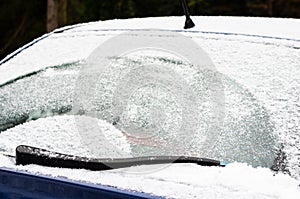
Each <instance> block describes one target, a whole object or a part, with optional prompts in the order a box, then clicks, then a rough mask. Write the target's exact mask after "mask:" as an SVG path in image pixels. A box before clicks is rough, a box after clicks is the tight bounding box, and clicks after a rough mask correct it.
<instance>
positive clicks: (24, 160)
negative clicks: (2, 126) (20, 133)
mask: <svg viewBox="0 0 300 199" xmlns="http://www.w3.org/2000/svg"><path fill="white" fill-rule="evenodd" d="M15 158H16V164H17V165H29V164H37V165H42V166H49V167H60V168H72V169H88V170H93V171H101V170H110V169H119V168H126V167H132V166H140V165H154V164H169V163H172V164H173V163H194V164H197V165H201V166H221V167H224V166H226V164H225V163H222V162H220V161H217V160H212V159H207V158H197V157H188V156H145V157H134V158H107V159H97V158H87V157H80V156H74V155H67V154H62V153H57V152H53V151H49V150H46V149H41V148H36V147H31V146H25V145H20V146H18V147H17V148H16V156H15Z"/></svg>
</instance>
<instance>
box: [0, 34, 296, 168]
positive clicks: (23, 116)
mask: <svg viewBox="0 0 300 199" xmlns="http://www.w3.org/2000/svg"><path fill="white" fill-rule="evenodd" d="M112 32H113V31H112ZM104 33H105V34H106V32H105V31H104ZM104 33H103V35H102V34H101V33H99V32H97V34H95V35H92V37H103V36H107V35H105V34H104ZM62 34H64V33H62ZM73 34H74V35H76V34H78V33H76V32H74V33H73ZM90 34H91V33H90ZM71 35H72V32H71V33H69V35H68V34H66V33H65V36H71ZM187 35H188V36H189V37H191V38H192V39H193V41H195V42H196V43H197V44H198V45H199V46H201V48H202V49H203V50H204V51H205V52H206V53H207V55H208V56H209V57H210V59H211V60H212V62H213V63H214V65H215V67H216V69H217V70H215V71H212V70H201V71H197V70H196V69H195V67H196V66H195V65H193V64H191V63H189V62H187V61H186V60H184V59H179V58H178V57H174V56H173V55H170V54H168V53H160V54H158V53H157V52H156V53H153V52H151V53H147V52H144V51H143V52H141V51H139V52H138V53H135V52H131V53H129V54H127V55H124V56H118V57H107V59H108V60H110V62H111V65H110V67H109V70H107V71H105V73H103V74H102V75H103V76H102V77H101V81H99V82H98V83H97V86H96V90H95V92H94V96H92V98H88V99H92V100H90V101H88V100H87V101H86V99H84V100H83V101H79V102H80V103H82V102H84V103H83V104H79V105H78V104H77V103H78V79H79V78H80V76H81V73H82V69H83V68H84V67H85V66H86V65H87V64H88V61H87V60H88V59H82V60H78V61H75V62H67V63H63V64H60V65H55V66H49V67H46V68H44V69H43V70H39V71H37V72H35V73H30V74H28V75H25V76H22V77H19V78H18V79H16V80H14V81H9V82H6V83H4V84H2V85H1V86H0V108H1V115H0V131H1V134H0V137H1V139H0V146H1V149H0V150H2V151H7V152H13V151H14V150H15V147H16V146H17V145H20V144H27V145H31V146H36V147H42V148H46V149H50V150H54V151H57V152H62V153H68V154H75V155H82V156H97V157H128V156H129V157H130V156H134V157H136V156H145V155H188V156H198V157H207V158H212V159H218V160H222V161H226V162H235V161H238V162H246V163H249V164H251V165H253V166H263V167H271V166H272V165H273V164H274V163H276V161H279V162H282V161H285V162H287V164H288V167H289V168H290V172H292V173H293V172H294V173H296V172H297V171H298V170H297V168H296V167H297V166H296V162H297V161H296V160H293V159H295V158H296V159H297V158H299V154H298V156H297V155H296V154H297V153H295V152H293V150H296V151H299V149H297V145H296V143H294V141H293V140H294V138H295V140H299V138H298V137H297V136H298V135H297V134H296V132H297V129H298V127H297V124H298V122H297V121H298V120H299V106H298V103H299V89H298V88H299V83H300V82H299V78H298V77H297V76H296V75H295V74H298V73H299V60H300V53H299V52H298V51H299V49H298V48H295V47H294V46H289V45H288V44H281V43H280V42H277V40H276V39H263V38H259V39H253V38H252V37H247V36H235V35H218V34H208V33H199V32H198V33H188V34H187ZM131 36H132V37H133V36H135V35H134V34H132V35H131ZM53 37H55V36H53ZM53 40H55V38H53ZM287 43H288V42H287ZM170 45H171V44H170ZM274 55H276V56H275V57H274ZM279 60H280V61H279ZM99 64H101V63H99ZM141 64H142V65H145V66H151V67H139V69H138V70H135V69H136V66H137V65H141ZM157 66H159V67H166V68H168V70H159V71H157ZM0 67H1V66H0ZM286 67H288V70H286ZM169 69H172V70H175V71H176V74H177V75H179V76H180V77H182V78H183V79H184V80H186V82H188V84H189V86H191V87H192V88H193V89H194V90H193V91H194V93H195V94H196V96H197V97H198V98H197V101H194V98H192V97H193V96H189V95H188V94H186V95H183V96H182V99H181V98H180V99H179V98H178V96H176V93H174V92H173V91H174V90H175V91H176V90H178V89H179V90H180V89H181V86H182V84H181V83H180V82H177V83H176V84H175V86H174V85H173V84H172V83H170V82H169V81H166V82H165V84H163V85H162V84H161V83H160V82H157V84H156V83H155V81H154V82H152V83H149V84H140V83H141V79H143V78H148V77H149V76H151V77H152V76H156V77H158V76H160V77H158V78H167V80H170V79H171V80H172V78H173V77H174V76H173V75H170V70H169ZM132 71H134V72H132ZM158 72H159V73H158ZM128 73H130V77H129V80H128V79H127V81H128V82H126V80H125V81H123V84H116V82H117V81H118V80H120V79H122V78H124V76H126V74H128ZM168 78H169V79H168ZM175 79H176V78H175ZM177 79H178V78H177ZM79 87H80V86H79ZM170 88H172V89H173V90H172V89H170ZM216 89H217V90H218V89H221V90H222V93H221V95H220V96H214V97H220V99H221V100H220V99H219V98H218V99H217V100H216V101H217V102H218V103H220V104H213V106H220V110H218V111H219V112H218V113H219V114H220V116H222V119H221V122H220V123H217V124H216V122H218V121H219V120H218V119H217V120H216V119H215V118H213V117H215V115H212V114H211V112H210V111H211V106H212V104H211V92H213V91H215V90H216ZM87 90H88V88H87ZM119 91H122V92H125V94H124V93H118V92H119ZM80 92H83V93H84V92H85V90H84V89H80ZM126 92H127V93H126ZM116 93H117V94H116ZM80 95H81V97H82V95H83V94H82V93H80ZM116 96H117V97H116ZM124 98H125V99H126V100H127V101H122V100H123V99H124ZM178 100H179V101H180V100H181V101H180V102H185V103H186V104H185V105H182V104H181V103H180V102H178ZM118 103H121V104H122V106H120V104H118ZM78 106H79V107H78ZM186 106H188V108H189V112H188V113H186V114H188V119H189V120H187V119H186V118H182V115H183V114H182V113H183V112H184V111H185V107H186ZM116 107H117V108H116ZM193 107H196V108H195V109H193ZM74 115H75V116H74ZM90 119H91V120H92V121H94V122H96V123H97V125H98V127H94V126H93V125H91V124H90ZM78 121H80V122H78ZM85 121H87V123H85ZM182 121H184V122H182ZM132 124H134V125H132ZM182 125H183V126H182ZM99 127H100V128H99ZM78 129H79V130H78ZM99 129H100V131H101V134H100V135H102V136H104V137H105V139H101V137H100V138H99V137H97V138H95V136H94V135H95V131H99ZM182 129H183V130H184V132H182V131H180V130H182ZM178 132H179V133H178ZM211 132H213V133H214V134H213V135H217V136H210V135H211V134H210V135H207V133H211ZM176 133H177V134H176ZM95 142H96V143H98V145H97V146H98V147H99V148H92V149H91V148H90V147H88V146H89V145H93V146H94V143H95ZM282 145H283V146H284V148H283V149H282V147H281V146H282ZM112 146H113V147H114V148H113V150H112ZM295 148H296V149H295ZM282 150H283V151H284V152H282ZM95 151H98V152H99V151H100V152H99V153H98V152H97V153H95ZM282 154H284V155H283V156H287V159H288V160H282V159H280V160H278V155H279V156H280V155H281V156H282Z"/></svg>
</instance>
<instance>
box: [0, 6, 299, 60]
mask: <svg viewBox="0 0 300 199" xmlns="http://www.w3.org/2000/svg"><path fill="white" fill-rule="evenodd" d="M50 1H52V4H53V3H54V4H55V5H56V4H57V6H58V8H57V10H56V11H57V12H58V13H56V14H57V15H58V16H57V19H56V18H55V20H57V23H56V24H55V23H54V26H53V24H52V26H49V16H50V11H49V10H50V7H49V5H50V4H49V2H50ZM187 2H188V6H189V9H190V13H191V14H192V15H227V16H263V17H292V18H300V0H187ZM62 4H63V5H62ZM54 10H55V9H54ZM52 11H53V9H52ZM180 15H183V12H182V8H181V4H180V0H0V26H1V27H0V30H1V34H0V60H1V59H3V58H4V57H5V56H6V55H7V54H9V53H11V52H13V51H14V50H16V49H17V48H19V47H21V46H23V45H24V44H26V43H28V42H30V41H32V40H33V39H34V38H36V37H39V36H41V35H42V34H44V33H46V32H47V31H51V30H52V29H53V28H55V27H60V26H64V25H69V24H76V23H82V22H88V21H97V20H107V19H115V18H132V17H153V16H180ZM52 22H53V21H52ZM299 28H300V27H299Z"/></svg>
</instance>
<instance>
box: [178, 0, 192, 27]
mask: <svg viewBox="0 0 300 199" xmlns="http://www.w3.org/2000/svg"><path fill="white" fill-rule="evenodd" d="M181 4H182V8H183V12H184V15H185V17H186V19H185V24H184V29H190V28H193V27H195V24H194V22H193V20H192V19H191V16H190V14H189V11H188V7H187V3H186V0H181Z"/></svg>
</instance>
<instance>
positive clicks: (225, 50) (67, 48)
mask: <svg viewBox="0 0 300 199" xmlns="http://www.w3.org/2000/svg"><path fill="white" fill-rule="evenodd" d="M193 20H194V21H195V23H196V24H197V27H196V28H195V29H192V30H191V31H182V30H181V25H183V22H184V18H182V17H168V18H147V19H131V20H111V21H105V22H92V23H88V24H83V25H80V26H78V27H76V28H74V29H70V30H67V31H65V32H63V33H59V34H50V35H49V37H48V38H46V39H44V40H42V41H40V42H38V43H36V44H34V45H33V46H32V47H30V48H28V49H26V50H24V51H23V52H21V53H19V54H18V55H16V56H15V57H14V58H13V59H11V60H10V61H8V62H6V63H4V64H2V65H1V66H0V85H3V84H5V83H7V82H9V81H12V80H14V79H16V78H18V77H20V76H24V75H27V74H29V73H32V72H36V71H40V70H44V69H45V68H48V67H51V66H58V65H62V64H66V63H78V62H79V63H80V62H81V61H84V60H85V59H86V58H87V57H88V56H89V55H90V53H91V52H92V51H93V50H94V49H95V48H96V47H98V46H99V45H100V44H101V43H103V42H104V41H106V40H107V39H109V38H111V37H113V36H115V35H117V34H120V33H122V32H124V31H126V30H127V29H148V28H155V29H164V30H172V31H180V32H182V33H183V34H184V35H187V36H189V37H191V38H192V39H193V40H194V41H196V42H197V43H198V44H199V45H200V46H201V47H202V48H203V49H204V50H205V51H206V52H207V53H208V54H209V56H210V57H211V59H212V60H213V62H214V64H215V65H216V67H217V69H218V71H219V72H221V73H222V74H223V75H224V76H227V77H228V78H229V79H232V80H233V81H234V82H236V83H237V84H239V85H241V87H243V88H244V89H245V90H247V92H248V93H251V94H252V95H253V96H254V98H255V99H256V101H258V102H260V103H261V104H262V106H264V107H266V109H267V111H268V115H269V116H270V120H271V122H272V123H273V124H274V125H275V127H274V128H275V130H274V131H275V133H276V134H277V135H278V136H279V138H280V140H279V141H280V142H282V143H283V144H284V145H285V148H284V151H285V153H286V154H287V160H288V168H289V170H290V172H291V174H292V176H293V177H295V178H299V176H300V166H299V160H300V156H299V154H300V153H299V152H300V149H299V142H300V135H299V130H300V126H299V124H300V121H299V120H300V115H299V113H300V107H299V103H300V102H299V96H300V93H299V88H300V80H299V75H297V74H300V71H299V60H300V53H299V47H300V29H299V28H298V27H300V20H296V19H267V18H240V17H195V18H193ZM219 32H223V33H233V34H215V33H219ZM247 35H248V36H247ZM270 37H273V38H270ZM280 38H281V39H280ZM46 74H47V75H48V76H49V77H51V76H52V75H53V71H50V72H49V71H48V72H47V73H46ZM0 97H3V98H4V96H0ZM0 99H1V98H0ZM0 108H2V107H1V104H0ZM233 111H234V110H233ZM71 118H72V116H58V117H53V118H47V119H39V120H37V121H32V122H29V123H25V124H24V125H20V126H17V127H15V128H13V129H9V130H7V131H6V132H4V133H2V134H0V136H4V137H5V139H1V140H0V146H1V147H0V148H2V149H4V151H5V152H8V153H12V151H13V150H14V147H15V146H16V145H18V144H28V145H33V146H40V147H44V148H48V149H49V148H50V149H53V150H56V151H59V148H57V146H59V144H61V143H65V144H64V145H63V146H64V149H65V150H66V151H68V150H69V151H70V153H71V152H74V151H73V148H74V147H79V148H78V149H77V151H75V153H77V152H78V153H80V155H82V154H84V155H91V153H90V151H89V149H86V148H80V147H81V146H82V145H80V139H77V138H78V136H77V137H76V136H75V137H74V132H76V131H75V129H74V128H76V127H74V124H73V126H72V119H71ZM99 122H100V125H99V126H102V127H103V128H104V127H105V128H106V129H109V131H112V132H115V134H114V135H113V136H112V137H111V139H110V141H112V142H114V141H117V142H119V143H120V146H121V147H123V149H126V150H128V152H130V147H129V145H128V144H127V141H126V139H125V138H124V136H123V135H122V133H120V132H119V131H117V130H116V129H114V128H113V127H112V126H109V125H108V124H106V123H104V122H102V121H99ZM42 125H45V126H47V125H50V126H49V127H48V128H42V127H41V126H42ZM105 128H104V129H105ZM25 129H30V131H25ZM49 129H52V131H51V133H50V134H48V135H49V136H46V137H44V135H45V134H46V135H47V132H48V131H49ZM92 132H93V130H92ZM60 133H62V134H60ZM39 134H40V135H43V138H44V139H43V138H42V139H40V137H39V136H38V135H39ZM20 135H21V136H20ZM105 135H109V134H105ZM25 136H28V138H30V139H28V138H26V137H25ZM15 137H18V139H14V138H15ZM108 137H110V136H108ZM46 138H47V139H46ZM43 140H44V141H45V140H48V141H47V142H44V141H43ZM49 140H51V141H50V142H49ZM108 140H109V139H108ZM69 141H71V142H69ZM52 144H53V145H52ZM66 151H64V152H66ZM106 152H107V153H108V154H109V149H108V150H107V151H106ZM73 154H74V153H73ZM97 155H99V156H101V154H97ZM103 155H105V156H106V155H107V154H103ZM112 155H116V154H112ZM117 155H118V154H117ZM97 157H98V156H97ZM0 166H1V167H8V168H14V169H17V170H26V171H29V172H33V173H42V174H45V175H50V176H56V177H66V178H69V179H73V180H78V181H86V182H90V183H99V184H107V185H112V186H116V187H120V188H123V189H130V190H137V191H143V192H147V193H154V194H156V195H162V196H167V197H175V198H299V197H300V191H299V186H298V185H299V181H298V182H297V181H296V180H295V179H293V178H291V177H290V176H288V175H283V174H278V175H275V176H273V173H272V172H271V171H270V170H269V169H265V168H256V169H254V168H252V167H250V166H246V165H244V164H240V163H234V164H229V166H227V167H225V168H206V167H200V166H196V165H189V164H187V165H172V166H168V167H166V168H164V169H161V170H157V169H156V168H151V167H134V168H129V169H122V170H116V171H106V172H91V171H85V170H70V169H57V168H45V167H40V166H34V165H30V166H24V167H22V166H15V165H14V163H13V162H12V161H11V159H8V158H6V157H4V156H2V155H0ZM159 168H161V167H159ZM138 170H140V172H137V171H138ZM149 170H150V171H151V172H149Z"/></svg>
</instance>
